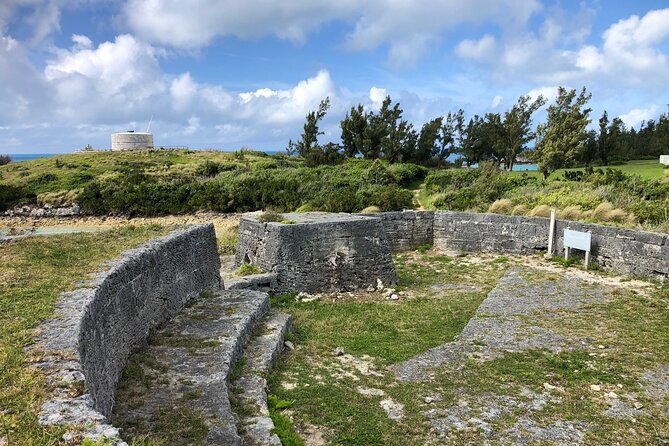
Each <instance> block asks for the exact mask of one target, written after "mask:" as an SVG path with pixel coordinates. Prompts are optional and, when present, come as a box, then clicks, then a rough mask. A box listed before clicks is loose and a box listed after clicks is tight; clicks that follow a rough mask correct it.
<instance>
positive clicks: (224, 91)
mask: <svg viewBox="0 0 669 446" xmlns="http://www.w3.org/2000/svg"><path fill="white" fill-rule="evenodd" d="M559 85H563V86H567V87H572V88H580V87H581V86H586V87H587V88H588V90H589V91H591V92H592V93H593V98H592V101H591V103H590V107H591V108H592V109H593V112H592V118H593V121H594V122H596V120H597V119H598V117H599V116H600V115H601V113H602V111H603V110H607V111H608V112H609V115H610V116H621V117H622V118H623V120H624V121H625V123H626V124H627V125H628V126H635V127H638V126H639V125H640V123H641V122H642V121H643V120H647V119H650V118H656V117H657V116H658V115H659V114H660V113H664V112H666V111H667V104H668V103H669V2H667V1H666V0H665V1H645V2H644V1H637V2H629V1H582V2H576V1H562V2H544V1H540V0H468V1H467V2H462V1H459V0H404V1H402V2H398V1H396V0H365V1H356V0H338V1H336V2H333V1H325V0H310V1H308V2H305V1H303V0H282V1H270V0H244V1H238V0H237V1H233V0H219V1H216V2H214V1H206V0H144V1H142V0H3V1H2V3H1V4H0V152H1V153H44V152H67V151H72V150H76V149H79V148H81V147H84V146H85V145H86V144H91V145H93V146H94V147H96V148H106V147H109V145H110V142H109V135H110V133H112V132H115V131H122V130H127V129H136V130H142V131H143V130H146V126H147V125H148V122H149V120H150V119H151V117H152V116H153V122H152V124H151V131H152V132H153V133H154V138H155V142H156V144H157V145H165V146H169V145H186V146H189V147H192V148H208V147H213V148H221V149H225V150H236V149H239V148H240V147H251V148H257V149H264V150H273V149H274V150H282V149H283V148H285V146H286V143H287V141H288V139H289V138H292V139H295V138H297V137H299V134H300V132H301V128H302V124H303V121H304V116H305V114H306V113H307V112H308V111H309V110H311V109H314V108H315V107H317V105H318V103H319V101H320V100H321V99H322V98H324V97H325V96H329V97H330V99H331V102H332V108H331V110H330V113H329V114H328V116H327V118H326V119H325V122H324V123H323V129H324V130H325V133H326V134H325V135H324V136H323V137H322V141H323V142H326V141H328V140H333V141H337V140H338V139H339V129H338V123H339V121H340V120H341V119H342V118H343V116H344V115H345V113H346V111H347V110H348V109H350V107H351V106H353V105H356V104H358V103H362V104H364V105H365V107H366V108H367V109H370V110H371V109H374V108H376V107H378V105H379V103H380V101H381V100H382V99H383V97H384V96H385V95H386V94H389V95H390V96H391V97H392V98H393V99H395V100H398V101H400V103H401V104H402V107H403V109H404V110H405V115H406V117H407V118H408V119H409V120H411V121H412V122H414V124H415V125H416V126H420V125H421V124H422V123H423V122H425V121H427V120H429V119H432V118H434V117H437V116H441V115H444V114H446V113H448V111H455V110H457V109H458V108H463V109H464V110H465V112H466V114H467V115H468V116H471V115H473V114H483V113H486V112H496V111H499V112H503V111H504V110H506V109H508V108H509V107H511V105H513V104H514V103H515V102H516V100H517V99H518V97H519V96H520V95H526V94H529V95H531V96H537V95H539V94H543V95H544V96H547V97H548V99H551V98H552V97H553V95H554V93H555V90H556V88H557V86H559ZM542 113H543V112H540V113H538V114H537V116H536V119H535V121H536V122H539V121H540V120H541V119H543V115H542Z"/></svg>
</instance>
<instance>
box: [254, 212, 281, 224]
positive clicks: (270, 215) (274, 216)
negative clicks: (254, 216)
mask: <svg viewBox="0 0 669 446" xmlns="http://www.w3.org/2000/svg"><path fill="white" fill-rule="evenodd" d="M284 220H285V218H284V216H283V215H281V214H279V213H278V212H276V211H274V210H267V211H265V212H263V213H262V214H260V215H259V216H258V221H261V222H263V223H271V222H277V223H278V222H282V221H284Z"/></svg>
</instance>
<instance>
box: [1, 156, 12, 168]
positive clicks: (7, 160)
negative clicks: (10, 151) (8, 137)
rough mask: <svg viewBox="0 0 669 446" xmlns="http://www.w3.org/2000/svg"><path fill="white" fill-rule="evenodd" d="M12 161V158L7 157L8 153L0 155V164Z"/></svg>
mask: <svg viewBox="0 0 669 446" xmlns="http://www.w3.org/2000/svg"><path fill="white" fill-rule="evenodd" d="M11 162H12V159H11V158H10V157H9V155H0V166H4V165H5V164H9V163H11Z"/></svg>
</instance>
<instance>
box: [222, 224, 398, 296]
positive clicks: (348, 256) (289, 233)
mask: <svg viewBox="0 0 669 446" xmlns="http://www.w3.org/2000/svg"><path fill="white" fill-rule="evenodd" d="M284 217H285V218H286V219H287V220H291V221H293V222H294V223H293V224H284V223H274V222H270V223H263V222H261V221H259V220H258V216H257V215H255V214H249V215H246V216H244V217H242V219H241V221H240V223H239V237H238V241H237V249H236V252H235V265H236V266H239V265H241V264H243V263H251V264H253V265H256V266H258V267H260V268H261V269H263V270H265V271H267V272H272V273H275V274H276V275H277V289H276V290H274V291H275V292H289V291H306V292H319V291H349V290H355V289H359V288H368V287H375V286H376V284H377V280H381V281H382V282H383V284H384V285H390V284H394V283H396V282H397V274H396V271H395V265H394V264H393V260H392V257H391V254H390V247H389V245H388V240H387V238H386V233H385V231H384V227H383V225H382V223H381V219H379V218H376V217H370V216H363V215H352V214H328V213H306V214H284Z"/></svg>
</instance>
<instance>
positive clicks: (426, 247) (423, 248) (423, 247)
mask: <svg viewBox="0 0 669 446" xmlns="http://www.w3.org/2000/svg"><path fill="white" fill-rule="evenodd" d="M430 249H432V245H429V244H428V245H420V246H417V247H416V251H417V252H419V253H421V254H425V253H426V252H428V251H429V250H430Z"/></svg>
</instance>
